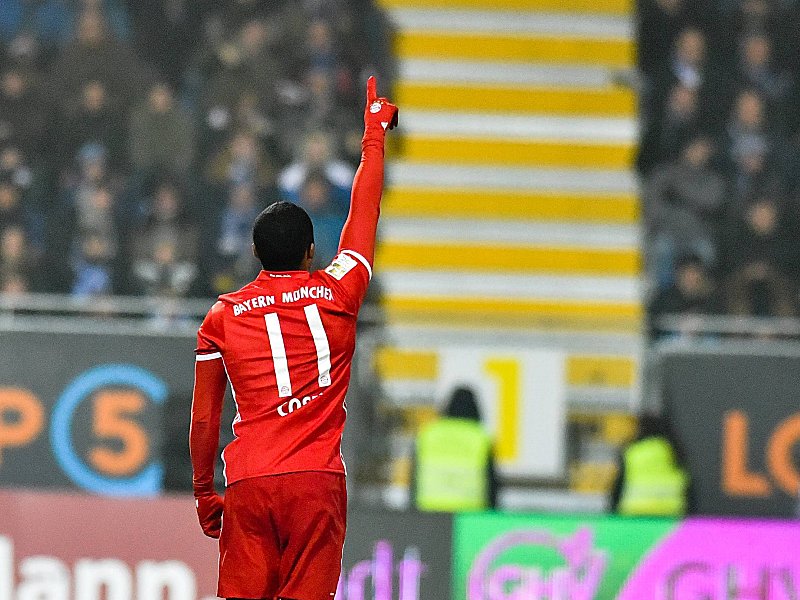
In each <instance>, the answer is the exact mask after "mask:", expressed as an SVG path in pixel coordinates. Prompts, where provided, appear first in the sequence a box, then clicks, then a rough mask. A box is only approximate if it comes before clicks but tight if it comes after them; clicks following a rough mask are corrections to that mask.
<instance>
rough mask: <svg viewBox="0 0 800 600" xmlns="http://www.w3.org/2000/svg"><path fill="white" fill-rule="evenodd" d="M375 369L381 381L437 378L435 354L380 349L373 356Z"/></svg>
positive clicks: (437, 369) (437, 368) (437, 363)
mask: <svg viewBox="0 0 800 600" xmlns="http://www.w3.org/2000/svg"><path fill="white" fill-rule="evenodd" d="M375 369H376V371H377V372H378V375H379V376H380V377H381V379H425V380H431V381H432V380H434V379H436V378H437V377H438V376H439V356H438V355H437V354H436V352H420V351H407V350H399V349H397V348H381V349H380V350H379V351H378V352H377V353H376V355H375Z"/></svg>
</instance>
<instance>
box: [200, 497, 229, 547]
mask: <svg viewBox="0 0 800 600" xmlns="http://www.w3.org/2000/svg"><path fill="white" fill-rule="evenodd" d="M195 506H196V507H197V518H198V519H199V520H200V527H202V528H203V533H205V534H206V535H207V536H208V537H211V538H214V539H216V538H218V537H219V534H220V531H221V530H222V507H223V501H222V496H220V495H219V494H211V495H208V496H200V497H199V498H196V499H195Z"/></svg>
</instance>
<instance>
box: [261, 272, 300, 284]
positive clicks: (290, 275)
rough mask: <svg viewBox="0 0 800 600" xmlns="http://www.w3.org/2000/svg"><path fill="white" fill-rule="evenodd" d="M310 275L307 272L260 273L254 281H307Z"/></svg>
mask: <svg viewBox="0 0 800 600" xmlns="http://www.w3.org/2000/svg"><path fill="white" fill-rule="evenodd" d="M310 276H311V273H309V272H308V271H263V270H262V271H261V272H260V273H259V274H258V277H256V281H258V282H260V283H265V282H267V281H276V280H277V281H280V280H281V279H308V278H309V277H310Z"/></svg>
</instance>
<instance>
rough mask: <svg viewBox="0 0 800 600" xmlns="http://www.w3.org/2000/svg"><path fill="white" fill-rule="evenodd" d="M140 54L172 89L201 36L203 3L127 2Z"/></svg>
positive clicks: (179, 0)
mask: <svg viewBox="0 0 800 600" xmlns="http://www.w3.org/2000/svg"><path fill="white" fill-rule="evenodd" d="M127 4H128V8H129V10H130V13H131V21H132V23H133V33H134V42H135V44H136V51H137V54H138V55H139V56H141V57H142V58H143V59H145V60H147V61H148V62H149V63H150V64H153V65H156V66H157V67H158V69H159V71H160V73H161V74H162V75H163V76H164V77H165V78H166V80H167V82H168V83H169V85H170V86H171V87H172V88H173V89H177V87H178V86H179V85H180V84H181V83H183V69H184V68H185V66H186V64H187V62H188V61H189V58H190V57H191V55H192V53H193V52H194V49H195V47H196V45H197V43H198V41H199V40H200V39H201V34H202V16H203V8H204V6H203V5H204V4H207V3H204V2H197V1H196V0H136V1H135V2H128V3H127Z"/></svg>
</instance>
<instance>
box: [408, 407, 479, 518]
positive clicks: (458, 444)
mask: <svg viewBox="0 0 800 600" xmlns="http://www.w3.org/2000/svg"><path fill="white" fill-rule="evenodd" d="M491 447H492V442H491V439H490V438H489V435H488V434H487V433H486V432H485V431H484V430H483V428H482V427H481V425H480V424H479V423H477V422H475V421H471V420H469V419H453V418H443V419H439V420H438V421H435V422H433V423H431V424H430V425H427V426H426V427H424V428H423V429H422V431H420V433H419V435H418V437H417V473H416V475H417V508H419V510H427V511H442V512H456V511H469V510H485V509H486V508H488V506H489V498H488V496H489V494H488V490H489V482H488V481H487V475H486V473H487V468H488V465H489V459H490V454H491Z"/></svg>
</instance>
